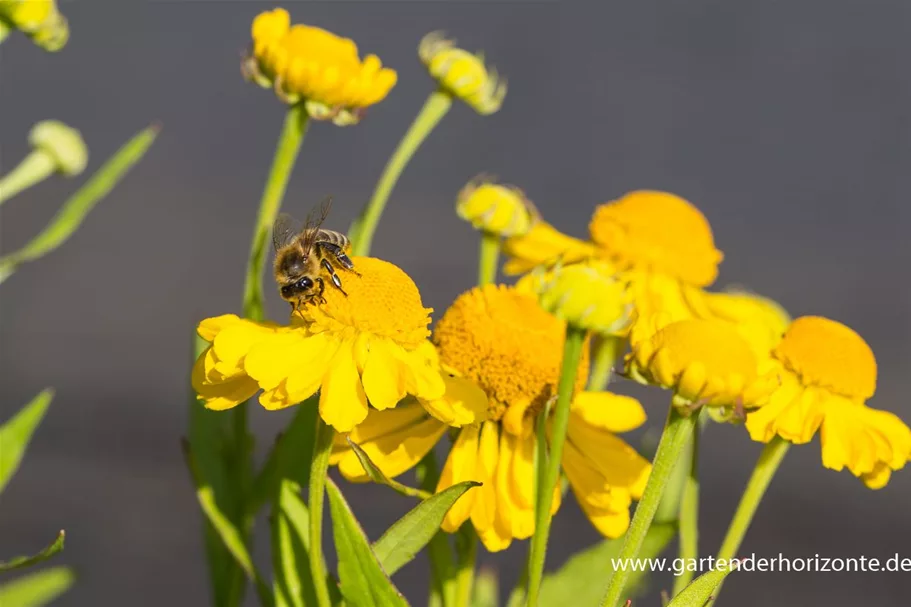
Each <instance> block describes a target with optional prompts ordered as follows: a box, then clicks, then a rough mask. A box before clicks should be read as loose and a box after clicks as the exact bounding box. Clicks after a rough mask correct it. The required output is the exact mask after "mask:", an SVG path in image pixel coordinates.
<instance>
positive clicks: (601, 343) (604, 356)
mask: <svg viewBox="0 0 911 607" xmlns="http://www.w3.org/2000/svg"><path fill="white" fill-rule="evenodd" d="M623 345H624V340H623V338H621V337H617V336H616V335H599V336H598V338H597V342H596V344H595V347H594V353H593V356H592V372H591V375H590V376H589V378H588V389H589V390H596V391H598V392H602V391H604V390H607V386H608V384H609V383H610V380H611V375H612V374H613V371H614V363H615V362H617V359H618V358H619V357H620V353H621V352H622V351H623Z"/></svg>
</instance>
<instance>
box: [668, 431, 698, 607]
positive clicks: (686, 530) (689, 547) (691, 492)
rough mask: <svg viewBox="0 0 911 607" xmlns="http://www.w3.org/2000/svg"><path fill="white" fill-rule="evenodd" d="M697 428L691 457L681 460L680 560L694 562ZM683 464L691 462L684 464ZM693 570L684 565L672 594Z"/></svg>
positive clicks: (678, 589)
mask: <svg viewBox="0 0 911 607" xmlns="http://www.w3.org/2000/svg"><path fill="white" fill-rule="evenodd" d="M700 434H701V433H700V429H699V428H696V430H695V431H694V432H693V438H692V439H691V440H690V442H689V445H688V447H687V450H688V451H689V456H690V457H689V458H688V461H687V460H683V461H681V462H680V464H678V465H681V467H683V468H684V469H685V470H686V471H687V474H686V476H685V479H684V482H683V497H682V499H681V501H680V523H679V525H680V554H679V555H678V556H679V557H680V559H681V561H680V562H682V563H684V564H686V563H693V562H695V561H696V559H698V558H699V435H700ZM682 464H689V465H686V466H682ZM694 573H695V571H693V569H692V568H690V567H683V572H682V573H681V574H680V575H679V576H677V578H676V579H675V580H674V588H673V589H672V594H671V596H677V595H678V594H679V593H680V592H681V591H682V590H683V589H684V588H686V587H687V586H688V585H689V583H690V582H691V581H693V575H694Z"/></svg>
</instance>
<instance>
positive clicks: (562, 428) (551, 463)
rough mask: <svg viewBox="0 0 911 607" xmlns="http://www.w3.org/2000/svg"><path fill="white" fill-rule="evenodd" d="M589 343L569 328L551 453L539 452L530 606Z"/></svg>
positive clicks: (541, 569)
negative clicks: (578, 375)
mask: <svg viewBox="0 0 911 607" xmlns="http://www.w3.org/2000/svg"><path fill="white" fill-rule="evenodd" d="M584 343H585V330H583V329H580V328H578V327H575V326H573V325H568V326H567V328H566V341H565V342H564V344H563V363H562V366H561V370H560V381H559V383H558V384H557V402H556V404H555V405H554V414H553V415H554V418H553V428H552V433H551V440H550V453H549V454H545V453H543V452H541V451H543V449H539V453H538V458H539V460H538V461H539V462H540V461H541V459H540V458H546V462H545V463H544V465H543V466H541V465H539V466H538V475H539V477H541V478H538V479H537V483H536V491H537V496H536V500H535V533H534V535H533V536H532V538H531V547H530V549H529V558H528V603H527V604H528V605H529V606H534V605H537V603H538V595H539V593H540V591H541V579H542V578H543V576H544V558H545V554H546V552H547V539H548V536H549V535H550V523H551V518H552V515H551V502H552V495H553V490H554V487H555V486H556V485H557V481H558V480H559V478H560V462H561V459H562V457H563V443H564V442H565V441H566V431H567V428H568V427H569V408H570V403H571V401H572V397H573V383H574V382H575V378H576V370H577V369H578V368H579V361H580V360H581V357H582V347H583V345H584ZM542 474H543V477H542V476H541V475H542Z"/></svg>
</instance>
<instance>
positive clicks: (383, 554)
mask: <svg viewBox="0 0 911 607" xmlns="http://www.w3.org/2000/svg"><path fill="white" fill-rule="evenodd" d="M480 485H481V483H476V482H474V481H466V482H464V483H459V484H457V485H453V486H452V487H449V488H448V489H446V490H444V491H441V492H440V493H437V494H436V495H434V496H433V497H430V498H428V499H426V500H424V501H423V502H421V503H420V504H419V505H417V506H416V507H415V508H413V509H412V510H411V511H410V512H409V513H408V514H406V515H405V516H403V517H402V518H400V519H399V520H398V521H396V522H395V524H394V525H392V527H390V528H389V529H388V530H386V533H384V534H383V536H382V537H381V538H380V539H379V540H377V541H376V543H375V544H373V552H374V553H375V554H376V558H377V559H378V560H379V562H380V563H382V565H383V568H384V569H385V571H386V573H387V575H393V574H394V573H395V572H396V571H398V570H399V569H401V568H402V566H403V565H405V564H406V563H409V562H411V560H412V559H413V558H414V557H415V555H416V554H417V553H418V552H420V551H421V549H423V548H424V546H426V545H427V543H428V542H430V540H431V538H433V536H434V535H435V534H436V533H437V531H439V529H440V524H441V523H442V522H443V517H445V516H446V513H447V512H449V509H450V508H452V505H453V504H454V503H455V502H456V500H458V499H459V498H460V497H462V496H463V495H464V494H465V492H466V491H468V490H469V489H471V488H472V487H479V486H480Z"/></svg>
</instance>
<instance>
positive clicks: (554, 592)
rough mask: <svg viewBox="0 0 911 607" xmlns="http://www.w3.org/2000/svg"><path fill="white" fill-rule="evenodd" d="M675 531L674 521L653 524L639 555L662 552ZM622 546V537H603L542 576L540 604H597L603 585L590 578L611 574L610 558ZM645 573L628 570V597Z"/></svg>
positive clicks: (604, 576)
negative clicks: (608, 538) (553, 571)
mask: <svg viewBox="0 0 911 607" xmlns="http://www.w3.org/2000/svg"><path fill="white" fill-rule="evenodd" d="M676 532H677V527H676V525H675V524H672V523H654V524H652V526H651V527H650V528H649V530H648V533H646V536H645V540H644V541H643V544H642V550H641V551H640V553H639V558H643V559H645V558H653V557H656V556H658V555H659V554H661V552H662V551H663V550H664V549H665V547H667V545H668V543H670V541H671V539H673V537H674V534H675V533H676ZM622 547H623V538H619V539H616V540H604V541H602V542H600V543H598V544H595V545H594V546H592V547H591V548H589V549H587V550H584V551H582V552H580V553H579V554H576V555H575V556H573V557H572V558H571V559H569V561H567V562H566V564H565V565H563V567H561V568H560V569H559V570H558V571H557V572H555V573H553V574H551V575H547V576H545V577H544V580H543V581H542V583H541V595H540V599H539V604H540V605H547V606H548V607H561V606H566V607H575V606H577V605H598V604H600V601H601V598H602V594H603V593H602V590H603V588H600V587H599V585H598V584H593V583H592V581H593V580H603V579H605V578H606V577H607V576H609V575H611V574H612V573H613V569H612V567H613V564H612V559H615V558H617V555H618V554H620V549H621V548H622ZM646 573H647V572H645V571H634V572H632V573H631V575H630V578H629V579H630V581H629V588H630V590H629V591H628V592H627V596H632V595H633V594H634V593H635V589H636V587H638V586H640V585H641V584H642V580H643V577H644V576H645V574H646Z"/></svg>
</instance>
